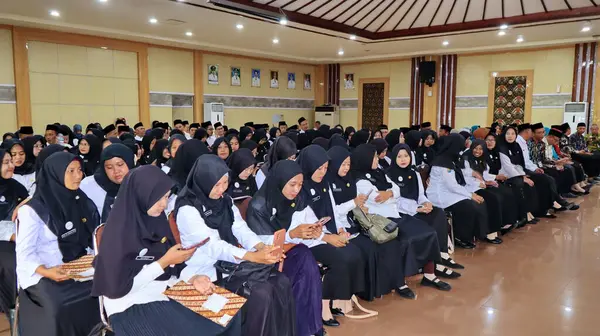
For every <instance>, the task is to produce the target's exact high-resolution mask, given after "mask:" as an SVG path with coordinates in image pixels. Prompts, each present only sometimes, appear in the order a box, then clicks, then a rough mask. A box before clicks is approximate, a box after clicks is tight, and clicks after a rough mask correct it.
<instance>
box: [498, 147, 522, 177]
mask: <svg viewBox="0 0 600 336" xmlns="http://www.w3.org/2000/svg"><path fill="white" fill-rule="evenodd" d="M500 162H501V164H502V169H501V170H502V171H504V172H505V173H506V176H507V177H508V178H513V177H516V176H522V175H523V174H521V173H520V172H519V170H518V169H517V167H516V166H515V165H514V164H513V163H512V162H511V161H510V158H509V157H508V156H507V155H506V154H504V153H500Z"/></svg>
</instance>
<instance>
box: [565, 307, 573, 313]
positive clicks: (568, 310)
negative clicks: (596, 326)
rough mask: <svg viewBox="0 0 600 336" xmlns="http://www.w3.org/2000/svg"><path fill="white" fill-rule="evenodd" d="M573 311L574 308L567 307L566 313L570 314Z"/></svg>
mask: <svg viewBox="0 0 600 336" xmlns="http://www.w3.org/2000/svg"><path fill="white" fill-rule="evenodd" d="M572 310H573V308H571V307H565V311H566V312H570V311H572Z"/></svg>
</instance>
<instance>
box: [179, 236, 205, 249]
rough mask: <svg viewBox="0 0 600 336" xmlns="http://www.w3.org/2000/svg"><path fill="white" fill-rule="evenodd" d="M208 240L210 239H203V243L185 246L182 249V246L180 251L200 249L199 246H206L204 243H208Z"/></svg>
mask: <svg viewBox="0 0 600 336" xmlns="http://www.w3.org/2000/svg"><path fill="white" fill-rule="evenodd" d="M209 240H210V237H207V238H206V239H204V240H203V241H201V242H199V243H198V244H196V245H192V246H186V247H183V246H182V248H181V249H182V250H191V249H193V248H196V247H201V246H204V245H206V243H208V241H209Z"/></svg>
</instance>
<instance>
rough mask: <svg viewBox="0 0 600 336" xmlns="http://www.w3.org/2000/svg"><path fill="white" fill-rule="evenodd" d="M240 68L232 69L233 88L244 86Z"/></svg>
mask: <svg viewBox="0 0 600 336" xmlns="http://www.w3.org/2000/svg"><path fill="white" fill-rule="evenodd" d="M240 77H241V70H240V67H231V86H240V85H242V79H241V78H240Z"/></svg>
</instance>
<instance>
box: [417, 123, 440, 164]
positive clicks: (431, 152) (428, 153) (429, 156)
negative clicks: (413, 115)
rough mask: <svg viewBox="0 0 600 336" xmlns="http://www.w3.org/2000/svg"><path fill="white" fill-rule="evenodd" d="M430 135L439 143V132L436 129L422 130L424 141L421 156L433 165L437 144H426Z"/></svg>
mask: <svg viewBox="0 0 600 336" xmlns="http://www.w3.org/2000/svg"><path fill="white" fill-rule="evenodd" d="M429 136H432V137H433V140H434V141H436V143H437V133H435V131H432V130H429V131H422V132H421V140H422V143H421V148H420V152H421V156H422V158H423V162H425V163H427V164H428V165H431V162H432V161H433V159H434V158H435V146H436V144H433V145H431V146H429V147H427V146H425V142H426V141H427V138H429Z"/></svg>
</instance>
